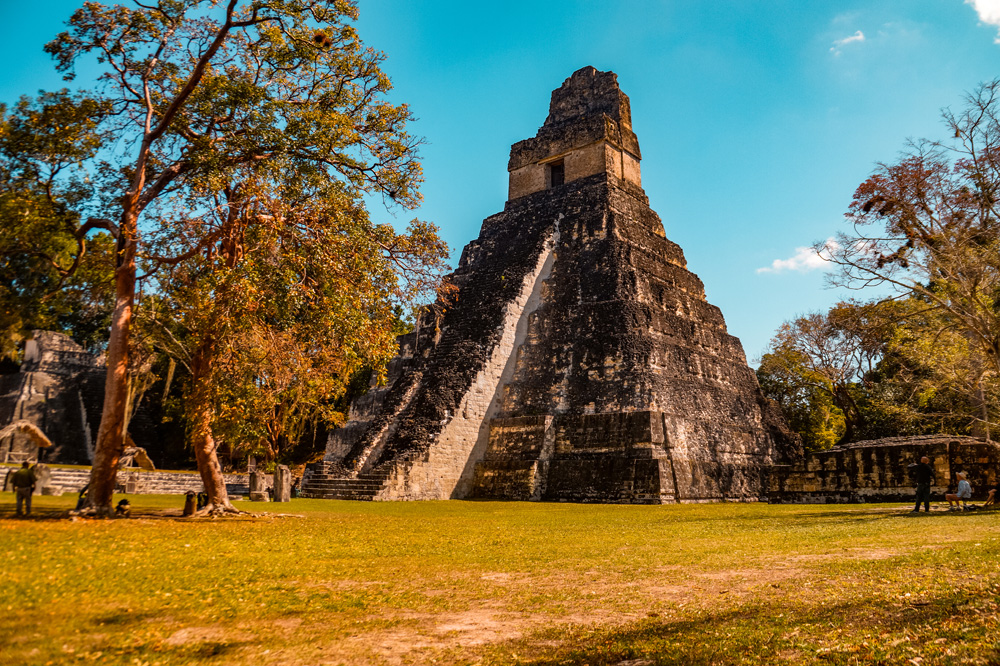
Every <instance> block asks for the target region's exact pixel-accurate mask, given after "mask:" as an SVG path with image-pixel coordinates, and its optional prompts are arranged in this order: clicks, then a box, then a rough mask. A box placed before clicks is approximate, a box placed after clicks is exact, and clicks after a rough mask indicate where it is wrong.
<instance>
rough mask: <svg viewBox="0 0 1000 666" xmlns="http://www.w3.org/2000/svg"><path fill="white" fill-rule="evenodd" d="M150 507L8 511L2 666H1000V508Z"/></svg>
mask: <svg viewBox="0 0 1000 666" xmlns="http://www.w3.org/2000/svg"><path fill="white" fill-rule="evenodd" d="M130 499H132V500H133V504H134V511H135V512H136V514H137V516H138V517H137V518H134V519H131V520H127V521H99V520H83V521H76V522H71V521H68V520H56V519H54V516H56V515H58V514H59V512H60V511H61V510H63V509H65V508H68V505H69V504H70V502H71V500H70V498H47V497H46V498H41V499H40V506H39V508H40V510H41V512H43V513H45V514H46V515H48V516H49V519H45V520H33V521H18V520H14V519H13V518H11V515H12V513H13V497H12V495H10V494H6V495H0V566H2V567H3V570H4V572H5V579H6V584H5V585H4V586H3V587H2V588H0V611H2V612H4V613H5V615H4V622H3V623H0V664H35V663H37V664H46V663H50V662H51V663H53V664H62V663H81V664H82V663H109V664H135V663H137V662H138V663H145V664H150V665H151V664H156V663H159V664H184V663H211V664H234V665H237V664H238V665H240V666H244V665H245V664H246V663H254V664H303V665H304V664H392V665H396V664H399V665H402V664H423V663H432V662H434V663H439V664H476V663H482V664H539V665H541V664H545V665H548V664H553V665H554V664H579V665H582V664H590V665H591V666H596V665H599V664H621V663H623V662H625V663H627V662H629V661H633V662H636V663H639V662H642V663H649V664H730V663H733V664H735V663H747V664H771V663H784V662H788V663H818V664H819V663H821V664H831V663H833V664H855V663H885V664H890V663H892V664H895V663H899V664H907V663H914V662H913V661H912V660H914V659H917V660H919V661H918V662H916V663H917V664H919V665H920V666H925V665H928V664H959V663H982V664H989V663H1000V656H998V655H1000V652H998V649H1000V648H998V645H997V642H996V641H997V638H996V637H997V636H998V635H1000V631H998V628H1000V627H998V626H997V617H998V615H997V613H998V610H997V595H998V591H1000V574H998V567H997V561H998V559H997V558H998V555H1000V541H998V539H1000V527H998V525H1000V522H998V518H1000V514H990V513H983V514H972V513H970V514H954V513H952V514H947V513H945V512H941V513H937V514H935V513H932V514H931V515H929V516H920V517H912V516H909V515H908V514H906V513H905V509H904V508H902V507H886V506H878V507H866V506H830V507H816V506H767V505H734V504H715V505H682V506H661V507H640V506H600V505H568V504H532V503H492V502H423V503H375V504H371V503H368V504H365V503H349V502H323V501H314V500H298V501H294V502H292V504H291V505H290V506H289V505H284V506H281V507H280V511H281V512H283V513H292V514H297V515H299V516H301V517H299V518H294V519H292V518H276V517H273V516H260V517H257V518H249V517H248V518H241V519H221V520H211V519H199V520H187V519H184V520H181V519H173V518H170V517H167V516H166V515H165V514H166V513H167V512H170V511H174V510H177V509H178V508H179V505H180V502H181V499H180V498H178V497H149V496H137V497H133V498H130ZM248 506H249V505H248ZM252 506H253V509H254V510H260V509H261V507H262V506H263V507H264V508H267V505H252ZM637 660H638V661H637Z"/></svg>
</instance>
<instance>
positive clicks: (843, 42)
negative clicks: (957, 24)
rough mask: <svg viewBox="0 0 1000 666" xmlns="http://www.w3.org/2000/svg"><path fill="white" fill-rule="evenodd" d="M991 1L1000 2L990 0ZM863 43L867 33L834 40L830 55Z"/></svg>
mask: <svg viewBox="0 0 1000 666" xmlns="http://www.w3.org/2000/svg"><path fill="white" fill-rule="evenodd" d="M990 1H991V2H1000V0H990ZM863 41H865V33H863V32H861V31H860V30H858V31H857V32H855V33H854V34H853V35H851V36H850V37H844V38H843V39H835V40H833V46H831V47H830V53H832V54H833V55H835V56H839V55H840V50H841V49H842V48H844V47H845V46H847V45H848V44H851V43H853V42H863Z"/></svg>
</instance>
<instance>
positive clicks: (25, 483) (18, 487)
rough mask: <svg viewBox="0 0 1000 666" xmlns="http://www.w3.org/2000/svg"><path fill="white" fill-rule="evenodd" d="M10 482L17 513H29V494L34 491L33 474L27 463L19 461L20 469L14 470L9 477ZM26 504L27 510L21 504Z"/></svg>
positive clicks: (21, 514)
mask: <svg viewBox="0 0 1000 666" xmlns="http://www.w3.org/2000/svg"><path fill="white" fill-rule="evenodd" d="M11 484H12V485H13V486H14V493H15V495H16V496H17V515H18V516H30V515H31V494H32V493H33V492H35V474H34V472H33V471H32V470H31V468H30V467H28V463H26V462H24V463H21V469H19V470H17V471H16V472H14V476H12V477H11ZM25 504H26V505H27V509H28V510H27V511H24V508H23V506H24V505H25Z"/></svg>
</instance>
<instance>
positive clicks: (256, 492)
mask: <svg viewBox="0 0 1000 666" xmlns="http://www.w3.org/2000/svg"><path fill="white" fill-rule="evenodd" d="M269 500H270V498H269V497H268V496H267V478H266V477H265V475H264V473H263V472H258V471H257V470H254V471H252V472H250V501H251V502H267V501H269Z"/></svg>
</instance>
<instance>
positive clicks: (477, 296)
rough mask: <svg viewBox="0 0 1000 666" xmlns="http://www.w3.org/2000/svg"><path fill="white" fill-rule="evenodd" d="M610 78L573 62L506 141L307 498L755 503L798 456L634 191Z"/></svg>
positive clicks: (315, 472)
mask: <svg viewBox="0 0 1000 666" xmlns="http://www.w3.org/2000/svg"><path fill="white" fill-rule="evenodd" d="M640 159H641V155H640V151H639V142H638V139H637V138H636V135H635V133H634V132H633V131H632V119H631V111H630V106H629V99H628V97H627V96H626V95H625V94H624V93H623V92H622V91H621V90H620V89H619V87H618V80H617V76H616V75H615V74H613V73H611V72H599V71H597V70H596V69H594V68H593V67H585V68H583V69H581V70H579V71H577V72H575V73H574V74H573V75H572V76H571V77H570V78H569V79H567V80H566V81H565V82H564V83H563V85H562V86H561V87H560V88H558V89H557V90H555V91H554V92H553V93H552V100H551V104H550V107H549V115H548V118H546V120H545V123H544V124H543V125H542V127H541V129H539V131H538V133H537V135H536V136H535V137H534V138H531V139H527V140H525V141H521V142H519V143H516V144H514V146H513V147H512V148H511V152H510V161H509V163H508V166H507V170H508V172H509V176H510V186H509V197H508V201H507V203H506V205H505V206H504V210H503V212H501V213H498V214H496V215H493V216H491V217H489V218H487V219H486V220H484V221H483V225H482V230H481V232H480V234H479V237H478V238H477V239H476V240H474V241H472V242H471V243H469V244H468V245H467V246H466V247H465V249H464V250H463V252H462V258H461V261H460V262H459V266H458V269H457V270H456V271H455V273H454V274H453V275H452V276H451V278H452V281H453V283H454V284H455V285H456V286H457V287H458V292H457V296H455V297H454V299H453V301H452V302H450V303H447V304H438V305H437V306H435V307H432V308H428V309H427V310H426V311H424V312H423V313H421V315H420V317H419V318H418V321H417V324H416V330H415V331H414V332H413V333H410V334H409V335H405V336H402V337H401V338H400V353H399V356H398V357H397V358H396V359H395V360H394V361H393V362H392V363H391V364H390V366H389V373H388V374H389V377H388V382H387V384H386V385H385V386H383V387H378V386H374V385H373V386H372V388H371V390H370V391H369V393H368V394H367V395H365V396H364V397H362V398H360V399H358V400H356V401H355V402H354V404H352V406H351V411H350V415H349V416H350V420H349V422H348V423H347V424H346V425H345V426H344V427H342V428H339V429H338V430H337V431H335V432H334V433H333V434H332V435H331V437H330V441H329V442H328V445H327V452H326V456H325V459H324V461H323V462H321V463H317V464H314V465H312V466H310V467H309V468H307V471H306V475H305V477H304V480H303V496H306V497H330V498H344V499H379V500H391V499H446V498H457V497H478V498H492V499H507V500H554V501H578V502H633V503H661V502H677V501H693V502H697V501H713V500H755V499H759V498H760V497H762V496H763V494H764V492H765V476H766V470H767V468H768V467H769V466H770V465H772V464H774V463H776V462H783V461H790V460H794V459H797V458H799V457H800V456H801V446H800V444H799V442H798V439H797V438H796V436H795V435H794V434H792V433H791V432H790V431H789V430H788V428H787V426H786V425H785V423H784V421H783V419H782V418H781V415H780V413H779V412H778V410H777V408H776V406H774V405H772V404H770V403H769V402H768V401H767V400H766V399H765V398H764V397H763V395H762V394H761V392H760V388H759V386H758V385H757V380H756V377H755V376H754V373H753V371H752V370H750V368H749V367H747V363H746V357H745V355H744V353H743V348H742V346H741V345H740V342H739V340H737V339H736V338H735V337H733V336H731V335H729V334H728V332H727V331H726V325H725V321H724V320H723V318H722V314H721V313H720V312H719V310H718V308H716V307H714V306H712V305H710V304H709V303H708V302H707V301H706V300H705V293H704V288H703V285H702V283H701V281H700V280H699V279H698V277H697V276H696V275H694V274H693V273H691V272H690V271H688V270H687V265H686V262H685V259H684V254H683V252H682V251H681V248H680V247H678V246H677V245H676V244H674V243H672V242H671V241H669V240H667V238H666V234H665V233H664V228H663V224H662V223H661V221H660V218H659V217H658V216H657V215H656V213H654V212H653V211H652V210H651V209H650V208H649V201H648V199H647V197H646V195H645V193H644V192H643V190H642V187H641V175H640V169H639V163H640Z"/></svg>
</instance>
